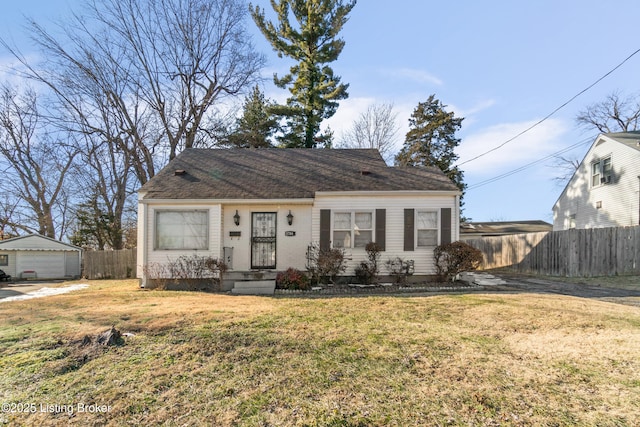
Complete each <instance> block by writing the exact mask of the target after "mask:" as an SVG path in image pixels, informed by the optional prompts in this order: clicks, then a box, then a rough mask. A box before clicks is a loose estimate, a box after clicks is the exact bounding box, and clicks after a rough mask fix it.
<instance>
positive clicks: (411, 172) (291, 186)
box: [138, 148, 460, 286]
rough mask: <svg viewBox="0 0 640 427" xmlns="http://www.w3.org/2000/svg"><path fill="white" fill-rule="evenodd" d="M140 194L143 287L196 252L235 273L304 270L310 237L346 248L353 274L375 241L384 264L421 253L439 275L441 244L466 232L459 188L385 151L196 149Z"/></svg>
mask: <svg viewBox="0 0 640 427" xmlns="http://www.w3.org/2000/svg"><path fill="white" fill-rule="evenodd" d="M138 194H139V195H138V242H139V245H138V277H139V278H141V279H142V282H141V285H142V286H144V285H145V283H146V277H145V276H144V274H145V266H147V265H151V264H153V263H165V262H167V260H170V259H171V260H173V259H176V258H178V257H180V256H183V255H187V256H188V255H193V254H198V255H200V256H204V255H207V256H211V257H215V258H224V259H225V260H226V262H227V263H228V264H229V266H230V268H231V270H232V272H255V271H266V272H272V273H273V272H275V271H282V270H286V269H287V268H288V267H294V268H298V269H302V270H304V269H305V265H306V252H307V248H308V247H309V245H310V244H311V243H316V244H318V245H320V247H321V248H329V247H334V248H344V249H345V251H346V253H347V256H348V258H349V263H348V269H347V271H346V272H345V275H353V272H354V268H355V267H356V266H357V265H358V264H359V263H360V262H361V261H364V260H365V259H366V252H365V248H364V247H365V245H366V244H367V243H368V242H370V241H375V242H377V243H378V244H379V245H380V246H382V248H383V249H384V251H383V252H382V258H381V260H382V263H384V261H386V260H387V259H389V258H395V257H402V258H403V259H405V260H409V259H412V260H414V261H415V274H417V275H418V274H419V275H431V274H434V273H435V268H434V265H433V248H434V247H435V246H436V245H438V244H441V243H445V242H451V241H454V240H457V239H458V235H459V233H458V230H459V217H460V212H459V197H460V192H459V191H458V188H457V187H456V186H455V185H454V184H453V183H452V182H451V181H450V180H449V179H448V178H447V177H446V176H445V175H444V174H443V173H442V172H441V171H440V170H439V169H437V168H426V167H406V168H404V167H403V168H399V167H389V166H387V165H386V163H385V162H384V160H383V159H382V157H381V156H380V154H379V153H378V151H377V150H366V149H365V150H361V149H354V150H352V149H348V150H347V149H278V148H272V149H187V150H185V151H184V152H182V153H181V154H180V155H178V156H177V157H176V158H175V159H173V160H172V161H171V162H170V163H169V164H168V165H167V166H166V167H165V168H164V169H163V170H162V171H160V172H159V173H158V174H157V175H156V176H155V177H153V178H152V179H151V180H150V181H149V182H147V183H146V184H145V185H144V186H143V187H142V188H141V189H140V190H139V193H138ZM382 273H384V271H383V272H382Z"/></svg>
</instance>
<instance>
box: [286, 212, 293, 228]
mask: <svg viewBox="0 0 640 427" xmlns="http://www.w3.org/2000/svg"><path fill="white" fill-rule="evenodd" d="M287 222H288V223H289V225H291V224H293V214H292V213H291V210H289V215H287Z"/></svg>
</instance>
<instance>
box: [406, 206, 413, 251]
mask: <svg viewBox="0 0 640 427" xmlns="http://www.w3.org/2000/svg"><path fill="white" fill-rule="evenodd" d="M414 221H415V213H414V209H405V210H404V250H405V251H413V250H414V249H415V243H414V235H415V231H414Z"/></svg>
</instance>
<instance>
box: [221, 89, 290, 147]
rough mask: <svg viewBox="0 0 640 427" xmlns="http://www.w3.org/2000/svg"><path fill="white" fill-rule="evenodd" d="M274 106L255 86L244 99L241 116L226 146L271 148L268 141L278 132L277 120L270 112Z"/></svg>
mask: <svg viewBox="0 0 640 427" xmlns="http://www.w3.org/2000/svg"><path fill="white" fill-rule="evenodd" d="M274 105H275V104H274V103H273V102H271V101H269V100H268V99H266V98H265V96H264V93H262V91H260V88H259V87H258V85H256V86H255V87H254V88H253V91H252V92H251V94H249V95H248V96H247V97H246V98H245V99H244V104H243V111H242V116H241V117H239V118H238V119H237V120H236V128H235V130H234V131H233V132H232V133H231V135H229V138H228V144H229V145H231V146H233V147H242V148H260V147H271V146H272V143H271V140H270V139H271V137H272V136H273V135H274V133H275V132H276V131H277V130H278V120H277V118H276V117H275V116H274V115H273V114H272V111H271V110H272V109H273V107H274Z"/></svg>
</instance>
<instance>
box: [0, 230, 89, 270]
mask: <svg viewBox="0 0 640 427" xmlns="http://www.w3.org/2000/svg"><path fill="white" fill-rule="evenodd" d="M81 260H82V249H81V248H79V247H77V246H73V245H70V244H67V243H64V242H60V241H58V240H54V239H51V238H49V237H45V236H41V235H39V234H30V235H27V236H21V237H14V238H12V239H7V240H1V241H0V269H2V270H4V272H5V273H6V274H8V275H10V276H12V278H13V279H14V280H16V279H27V278H38V279H71V278H77V277H80V265H81Z"/></svg>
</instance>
